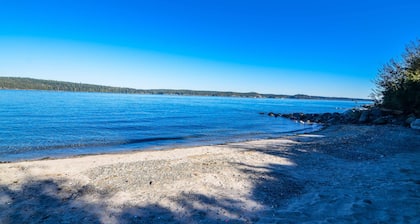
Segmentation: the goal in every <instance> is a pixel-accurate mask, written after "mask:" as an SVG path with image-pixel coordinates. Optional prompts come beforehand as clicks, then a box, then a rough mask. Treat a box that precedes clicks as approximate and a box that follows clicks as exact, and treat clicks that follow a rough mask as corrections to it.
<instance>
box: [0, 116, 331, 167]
mask: <svg viewBox="0 0 420 224" xmlns="http://www.w3.org/2000/svg"><path fill="white" fill-rule="evenodd" d="M323 128H324V126H323V125H318V124H311V125H310V126H309V127H307V128H302V129H299V130H295V131H290V132H284V133H281V134H278V136H277V137H261V138H251V137H248V138H242V139H234V138H231V139H228V140H224V141H217V140H206V141H205V143H203V142H202V141H195V142H189V143H179V144H176V143H173V144H162V143H161V144H162V145H159V146H148V147H147V146H146V147H144V148H135V147H127V146H125V145H110V146H103V147H93V148H92V147H81V148H61V147H60V149H52V150H47V151H45V152H44V151H34V152H27V153H20V154H18V155H17V156H16V155H15V154H12V155H9V156H6V157H3V158H0V164H1V163H15V162H24V161H37V160H48V159H65V158H77V157H83V156H92V155H106V154H125V153H132V152H141V151H166V150H173V149H178V148H192V147H200V146H217V145H228V144H231V143H241V142H249V141H259V140H268V139H278V138H284V137H287V136H293V135H298V134H302V133H311V132H317V131H320V130H322V129H323ZM249 136H252V135H251V134H249ZM233 137H234V136H233ZM168 139H171V138H168ZM63 150H68V151H63ZM69 151H70V152H69ZM44 154H45V155H44Z"/></svg>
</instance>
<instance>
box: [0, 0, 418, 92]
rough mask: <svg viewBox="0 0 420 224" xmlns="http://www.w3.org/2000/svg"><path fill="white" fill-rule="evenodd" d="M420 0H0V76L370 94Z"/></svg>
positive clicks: (409, 31)
mask: <svg viewBox="0 0 420 224" xmlns="http://www.w3.org/2000/svg"><path fill="white" fill-rule="evenodd" d="M419 12H420V1H416V0H411V1H408V0H398V1H388V0H376V1H369V0H360V1H359V0H354V1H338V0H336V1H333V0H330V1H326V0H318V1H309V0H307V1H304V0H296V1H281V0H254V1H251V0H241V1H236V0H230V1H229V0H211V1H207V0H201V1H199V0H177V1H176V0H166V1H164V0H152V1H142V0H137V1H136V0H114V1H105V0H102V1H99V0H98V1H93V0H92V1H89V0H84V1H78V0H71V1H68V0H60V1H57V0H49V1H48V0H36V1H35V0H33V1H31V0H1V4H0V76H24V77H33V78H43V79H54V80H64V81H74V82H84V83H94V84H105V85H112V86H124V87H133V88H144V89H155V88H167V89H195V90H223V91H224V90H227V91H240V92H250V91H256V92H260V93H277V94H299V93H300V94H309V95H321V96H346V97H362V98H367V97H368V95H369V93H370V92H371V89H372V88H373V87H374V85H373V83H372V80H373V79H374V78H375V77H376V74H377V71H378V69H379V68H380V67H381V66H382V65H383V64H384V63H386V62H388V60H389V59H391V58H395V57H398V56H399V55H400V54H401V53H402V52H403V51H404V47H405V45H406V44H407V43H408V42H409V41H413V40H415V39H416V38H420V16H419Z"/></svg>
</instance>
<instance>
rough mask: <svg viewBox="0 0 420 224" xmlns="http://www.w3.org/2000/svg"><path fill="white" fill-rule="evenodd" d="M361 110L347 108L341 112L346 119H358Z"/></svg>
mask: <svg viewBox="0 0 420 224" xmlns="http://www.w3.org/2000/svg"><path fill="white" fill-rule="evenodd" d="M360 114H361V112H360V111H359V110H355V109H352V110H347V111H345V112H344V113H343V116H344V118H345V119H346V120H348V121H357V120H359V117H360Z"/></svg>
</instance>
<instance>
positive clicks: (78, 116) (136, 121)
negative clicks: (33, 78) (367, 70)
mask: <svg viewBox="0 0 420 224" xmlns="http://www.w3.org/2000/svg"><path fill="white" fill-rule="evenodd" d="M359 103H366V102H359ZM359 105H360V104H359ZM354 106H358V105H357V104H356V103H355V102H352V101H320V100H288V99H248V98H223V97H186V96H152V95H125V94H104V93H72V92H47V91H19V90H0V161H16V160H24V159H39V158H44V157H63V156H71V155H81V154H92V153H105V152H117V151H128V150H135V149H139V150H146V149H147V150H158V149H164V148H170V147H176V146H193V145H210V144H220V143H226V142H234V141H243V140H251V139H260V138H273V137H279V136H282V135H286V134H290V133H295V132H300V131H305V130H306V131H308V130H316V129H318V128H319V127H318V126H314V125H302V124H298V123H295V122H293V121H289V120H287V119H283V118H272V117H269V116H267V115H260V114H259V112H266V113H267V112H270V111H273V112H276V113H292V112H306V113H319V112H343V111H344V110H345V109H349V108H352V107H354Z"/></svg>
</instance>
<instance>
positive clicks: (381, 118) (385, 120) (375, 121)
mask: <svg viewBox="0 0 420 224" xmlns="http://www.w3.org/2000/svg"><path fill="white" fill-rule="evenodd" d="M372 123H373V124H386V123H388V121H387V119H386V117H380V118H377V119H375V120H374V121H372Z"/></svg>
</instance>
